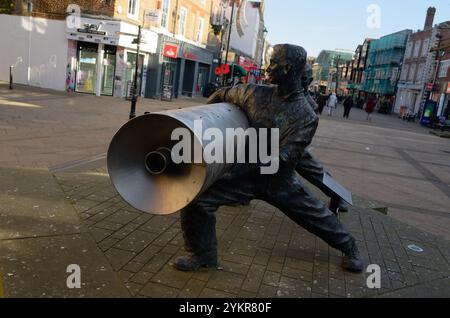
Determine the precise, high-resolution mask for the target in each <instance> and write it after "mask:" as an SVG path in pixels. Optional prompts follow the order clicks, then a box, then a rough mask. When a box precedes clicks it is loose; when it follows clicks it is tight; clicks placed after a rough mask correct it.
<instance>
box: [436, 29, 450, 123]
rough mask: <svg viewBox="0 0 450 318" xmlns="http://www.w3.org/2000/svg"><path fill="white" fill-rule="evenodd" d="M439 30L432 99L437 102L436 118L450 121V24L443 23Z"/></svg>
mask: <svg viewBox="0 0 450 318" xmlns="http://www.w3.org/2000/svg"><path fill="white" fill-rule="evenodd" d="M437 29H438V39H439V41H438V46H437V47H436V48H435V49H434V51H435V52H436V56H437V57H436V59H437V65H438V66H437V68H436V73H435V74H436V75H435V79H436V80H435V85H434V91H433V95H432V99H433V100H435V101H436V102H437V111H436V113H435V114H436V116H437V117H442V118H445V119H446V120H450V69H449V68H450V22H445V23H441V24H439V25H438V26H437Z"/></svg>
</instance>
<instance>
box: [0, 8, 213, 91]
mask: <svg viewBox="0 0 450 318" xmlns="http://www.w3.org/2000/svg"><path fill="white" fill-rule="evenodd" d="M27 3H28V1H18V0H17V1H15V5H14V8H13V9H12V10H11V11H12V13H15V14H17V16H15V17H16V18H18V19H23V20H25V21H28V20H30V21H31V22H30V24H31V25H32V26H36V25H39V26H45V28H44V27H43V28H42V29H43V31H42V32H41V34H40V38H46V40H45V42H46V43H47V42H48V43H51V42H52V41H53V42H56V41H58V43H53V44H52V45H50V46H48V50H49V53H48V54H49V55H50V56H52V58H53V60H55V59H57V60H58V65H60V64H63V65H64V70H65V72H64V74H63V75H61V74H60V73H58V74H57V75H55V76H54V77H58V81H59V82H63V83H64V84H61V83H59V82H58V83H46V85H45V86H42V85H37V86H42V87H46V88H54V89H59V90H62V89H66V88H71V89H73V90H75V91H77V92H80V93H89V94H96V95H107V96H117V97H127V96H129V95H130V92H131V87H132V84H133V82H134V77H135V72H136V64H138V68H137V69H138V87H139V91H138V93H139V94H140V95H141V96H146V97H161V96H162V95H163V92H164V94H165V96H166V97H167V98H170V99H171V98H172V97H177V96H179V95H180V94H185V95H189V96H194V95H197V94H201V93H202V90H203V89H204V86H205V85H206V83H207V82H208V81H209V79H210V76H211V72H212V63H213V54H212V52H211V51H209V50H208V49H207V47H206V44H207V41H208V33H209V29H210V27H209V26H210V14H211V4H212V0H149V1H144V0H108V1H94V0H73V1H72V0H70V1H69V0H58V1H56V0H40V1H34V3H33V6H32V7H31V8H32V12H29V11H30V6H28V5H27ZM11 17H12V16H11ZM53 21H55V22H53ZM58 21H59V22H58ZM49 26H51V27H52V28H62V29H63V33H65V37H64V39H62V38H61V36H58V37H55V36H52V34H53V33H55V32H56V31H53V30H50V29H49ZM139 26H141V35H142V37H141V40H142V41H141V43H140V54H139V56H137V42H136V39H137V35H138V30H139ZM59 33H60V32H59ZM30 34H31V35H30V37H32V36H33V35H34V33H32V32H30ZM3 36H5V37H6V36H7V35H3ZM8 36H9V37H11V39H5V41H6V42H8V40H9V42H11V43H14V42H15V41H14V39H13V38H12V37H14V32H12V33H11V35H8ZM28 42H30V43H31V44H32V43H33V42H34V41H33V40H30V41H25V43H28ZM61 45H64V46H65V49H64V50H61V52H59V54H58V56H56V57H54V56H53V55H54V54H53V55H52V54H50V51H51V48H52V46H53V47H59V46H61ZM33 50H36V51H35V52H36V53H37V52H38V51H37V47H36V46H32V45H29V46H28V47H27V48H24V49H23V52H24V53H26V52H27V51H30V52H31V57H30V58H28V57H26V56H25V57H21V59H22V60H25V62H24V63H22V64H33V63H31V62H30V61H29V60H33V58H35V56H34V55H35V54H33ZM44 50H45V49H44ZM13 51H14V50H13ZM41 51H42V48H41V50H39V55H40V56H47V55H48V54H47V52H41ZM19 55H26V54H19ZM12 58H13V59H15V58H16V57H12ZM46 58H47V57H46ZM5 60H8V61H7V63H8V64H11V63H13V62H14V61H9V60H10V58H8V57H7V58H6V59H5ZM5 63H6V62H5ZM19 64H20V63H19ZM30 68H32V66H28V69H30ZM19 69H20V65H19V66H18V68H17V70H16V71H17V72H18V71H19ZM57 69H58V70H57V71H58V72H60V71H61V70H60V68H57ZM46 71H47V73H49V72H53V71H54V72H56V69H55V70H54V69H49V70H46ZM28 73H30V71H28ZM0 76H1V77H2V79H3V77H5V76H6V75H5V76H4V74H0ZM31 77H32V76H31ZM19 78H20V76H19ZM29 78H30V75H28V79H27V80H26V81H24V82H25V84H30V85H36V84H38V83H36V82H33V81H32V80H30V79H29ZM61 78H62V80H61Z"/></svg>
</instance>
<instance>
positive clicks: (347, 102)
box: [344, 96, 354, 119]
mask: <svg viewBox="0 0 450 318" xmlns="http://www.w3.org/2000/svg"><path fill="white" fill-rule="evenodd" d="M353 105H354V103H353V97H352V96H348V97H347V98H346V99H345V101H344V118H347V119H349V117H350V111H351V110H352V108H353Z"/></svg>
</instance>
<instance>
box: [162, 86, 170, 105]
mask: <svg viewBox="0 0 450 318" xmlns="http://www.w3.org/2000/svg"><path fill="white" fill-rule="evenodd" d="M172 90H173V85H166V84H164V85H163V89H162V93H161V100H164V101H168V102H171V101H172Z"/></svg>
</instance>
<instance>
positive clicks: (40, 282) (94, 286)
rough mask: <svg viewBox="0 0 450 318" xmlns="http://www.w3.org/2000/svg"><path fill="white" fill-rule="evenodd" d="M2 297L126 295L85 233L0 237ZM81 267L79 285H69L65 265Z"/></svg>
mask: <svg viewBox="0 0 450 318" xmlns="http://www.w3.org/2000/svg"><path fill="white" fill-rule="evenodd" d="M0 255H1V257H0V273H2V274H3V277H4V281H5V282H4V283H5V297H13V298H14V297H20V298H23V297H25V298H27V297H44V298H47V297H57V298H61V297H96V298H97V297H130V296H131V295H130V293H129V292H128V291H127V289H126V288H125V286H124V285H123V284H122V282H121V281H120V280H119V279H118V277H117V275H116V273H115V272H114V271H113V270H112V268H111V265H110V264H109V263H108V262H107V261H106V258H105V257H104V255H103V254H102V253H101V252H100V250H99V249H98V247H97V246H96V244H95V243H94V242H93V241H92V238H91V237H90V235H89V234H88V233H84V234H76V235H62V236H54V237H42V238H35V239H20V240H17V239H15V240H2V241H0ZM71 264H76V265H78V266H79V267H80V269H81V272H80V273H81V276H80V278H81V288H80V289H70V288H68V287H67V279H68V277H69V275H70V274H71V273H72V272H70V273H67V268H68V266H69V265H71Z"/></svg>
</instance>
